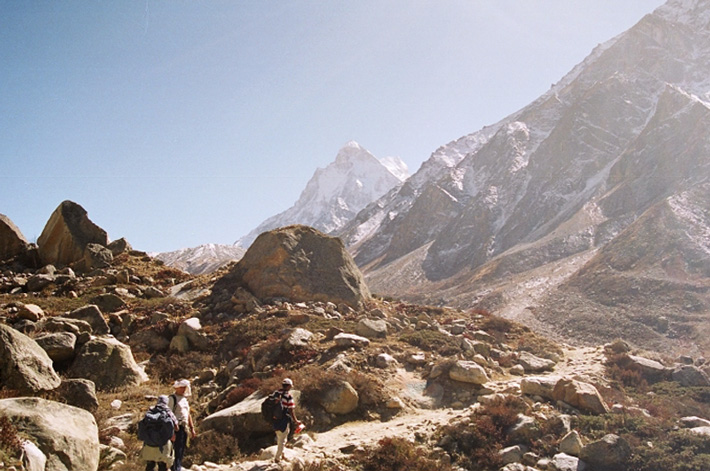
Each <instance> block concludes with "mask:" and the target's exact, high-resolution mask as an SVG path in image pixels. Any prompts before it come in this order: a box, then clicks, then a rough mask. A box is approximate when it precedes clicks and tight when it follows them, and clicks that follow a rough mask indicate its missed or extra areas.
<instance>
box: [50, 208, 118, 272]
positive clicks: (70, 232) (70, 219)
mask: <svg viewBox="0 0 710 471" xmlns="http://www.w3.org/2000/svg"><path fill="white" fill-rule="evenodd" d="M92 243H93V244H99V245H102V246H104V247H105V246H106V245H107V244H108V236H107V234H106V231H104V230H103V229H101V228H100V227H98V226H97V225H96V224H94V223H93V222H91V220H90V219H89V217H88V216H87V213H86V210H85V209H84V208H82V207H81V206H80V205H78V204H76V203H74V202H72V201H64V202H62V203H61V204H60V205H59V206H58V207H57V209H55V210H54V212H53V213H52V215H51V216H50V218H49V221H47V224H46V225H45V226H44V230H42V234H41V235H40V236H39V238H38V239H37V245H39V255H40V258H41V259H42V261H43V262H44V263H51V264H56V265H70V264H72V263H74V262H78V261H80V260H82V259H84V256H85V250H86V246H87V245H88V244H92Z"/></svg>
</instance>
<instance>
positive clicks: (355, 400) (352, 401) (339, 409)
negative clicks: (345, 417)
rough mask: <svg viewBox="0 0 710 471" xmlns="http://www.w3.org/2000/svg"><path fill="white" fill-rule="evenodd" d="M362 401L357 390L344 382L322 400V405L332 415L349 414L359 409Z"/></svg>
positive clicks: (333, 388) (329, 391)
mask: <svg viewBox="0 0 710 471" xmlns="http://www.w3.org/2000/svg"><path fill="white" fill-rule="evenodd" d="M359 401H360V396H359V395H358V393H357V391H356V390H355V388H353V387H352V385H350V383H348V382H347V381H342V382H340V383H339V384H337V385H335V386H334V387H332V388H330V389H329V390H328V391H326V393H325V394H324V395H323V397H322V398H321V401H320V402H321V405H322V406H323V408H324V409H325V410H326V411H328V412H329V413H331V414H336V415H342V414H349V413H350V412H352V411H354V410H355V409H357V406H358V404H359Z"/></svg>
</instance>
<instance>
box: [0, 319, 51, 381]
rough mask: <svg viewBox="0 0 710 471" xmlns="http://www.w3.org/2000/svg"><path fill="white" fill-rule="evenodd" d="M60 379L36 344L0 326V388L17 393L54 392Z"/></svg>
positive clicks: (10, 329) (6, 326) (6, 327)
mask: <svg viewBox="0 0 710 471" xmlns="http://www.w3.org/2000/svg"><path fill="white" fill-rule="evenodd" d="M60 383H61V378H60V377H59V375H57V373H56V371H54V367H53V365H52V360H51V358H49V355H47V352H45V351H44V350H43V349H42V347H40V346H39V345H38V344H37V342H35V341H34V340H32V339H31V338H29V337H28V336H26V335H25V334H23V333H21V332H18V331H16V330H15V329H13V328H12V327H9V326H8V325H5V324H0V384H2V385H3V386H5V387H7V388H8V389H16V390H18V391H20V392H21V393H36V392H39V391H43V390H52V389H55V388H56V387H57V386H59V384H60Z"/></svg>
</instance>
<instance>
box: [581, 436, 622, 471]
mask: <svg viewBox="0 0 710 471" xmlns="http://www.w3.org/2000/svg"><path fill="white" fill-rule="evenodd" d="M579 457H580V458H581V459H582V460H583V461H585V462H586V463H588V464H590V465H592V466H593V467H594V469H603V470H608V471H617V470H618V471H621V470H625V469H627V468H626V464H627V462H628V460H629V458H630V457H631V447H630V446H629V444H628V443H627V442H626V440H624V439H623V438H621V437H619V436H618V435H614V434H609V435H605V436H604V437H602V438H601V439H600V440H597V441H594V442H592V443H589V444H588V445H587V446H585V447H584V448H582V451H581V453H580V455H579Z"/></svg>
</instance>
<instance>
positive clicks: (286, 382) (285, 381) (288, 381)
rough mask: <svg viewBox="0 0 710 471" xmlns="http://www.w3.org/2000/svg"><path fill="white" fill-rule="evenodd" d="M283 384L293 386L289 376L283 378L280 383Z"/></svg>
mask: <svg viewBox="0 0 710 471" xmlns="http://www.w3.org/2000/svg"><path fill="white" fill-rule="evenodd" d="M281 385H283V386H293V381H291V380H290V379H289V378H284V380H283V382H282V383H281Z"/></svg>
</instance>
